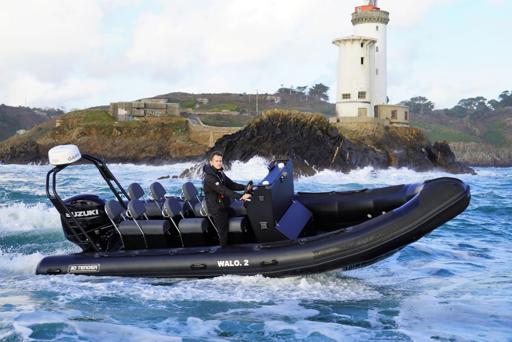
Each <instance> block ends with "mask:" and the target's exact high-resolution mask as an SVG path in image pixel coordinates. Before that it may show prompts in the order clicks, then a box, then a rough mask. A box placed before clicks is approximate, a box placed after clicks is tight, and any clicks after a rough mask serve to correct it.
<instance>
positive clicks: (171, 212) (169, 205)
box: [163, 197, 182, 218]
mask: <svg viewBox="0 0 512 342" xmlns="http://www.w3.org/2000/svg"><path fill="white" fill-rule="evenodd" d="M163 213H164V216H166V217H171V218H172V217H175V216H178V215H181V214H182V208H181V205H180V202H179V200H178V199H177V198H175V197H170V198H166V199H165V202H164V209H163Z"/></svg>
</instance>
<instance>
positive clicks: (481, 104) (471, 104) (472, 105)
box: [457, 96, 489, 112]
mask: <svg viewBox="0 0 512 342" xmlns="http://www.w3.org/2000/svg"><path fill="white" fill-rule="evenodd" d="M457 106H460V107H462V108H464V109H466V110H467V111H468V112H477V111H478V112H485V111H488V110H489V107H488V106H487V99H486V98H485V97H483V96H477V97H470V98H467V99H462V100H460V101H459V103H458V104H457Z"/></svg>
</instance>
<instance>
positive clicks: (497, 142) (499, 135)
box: [483, 122, 507, 147]
mask: <svg viewBox="0 0 512 342" xmlns="http://www.w3.org/2000/svg"><path fill="white" fill-rule="evenodd" d="M483 138H484V139H485V141H486V142H488V143H489V144H491V145H494V146H496V147H504V146H506V145H507V138H505V135H504V133H503V125H502V123H501V122H493V123H492V124H490V125H489V126H488V128H487V131H486V132H485V133H484V135H483Z"/></svg>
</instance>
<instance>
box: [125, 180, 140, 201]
mask: <svg viewBox="0 0 512 342" xmlns="http://www.w3.org/2000/svg"><path fill="white" fill-rule="evenodd" d="M128 195H129V196H130V200H134V199H141V198H142V197H144V190H143V189H142V187H141V186H140V184H139V183H132V184H130V185H128Z"/></svg>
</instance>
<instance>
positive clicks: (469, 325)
mask: <svg viewBox="0 0 512 342" xmlns="http://www.w3.org/2000/svg"><path fill="white" fill-rule="evenodd" d="M460 285H463V286H462V288H467V287H470V286H471V284H469V283H468V284H460ZM458 290H459V291H460V290H461V287H458ZM443 292H444V291H443V290H442V289H440V290H435V291H426V292H423V293H422V294H419V295H417V296H414V297H411V298H408V299H406V300H405V301H404V302H403V303H402V305H401V307H400V310H399V312H400V313H399V315H398V317H397V319H396V320H397V324H398V328H399V331H402V332H403V333H405V334H406V335H408V336H409V337H411V338H412V339H413V340H417V341H422V340H428V339H432V337H436V339H441V340H464V341H469V340H471V341H473V340H475V339H478V340H486V341H506V340H508V339H509V338H510V336H511V333H512V329H511V328H510V319H511V317H510V304H511V303H510V301H509V303H506V302H504V301H503V300H502V299H503V298H496V299H494V300H488V299H487V298H486V296H482V295H480V296H479V298H478V299H477V302H478V304H476V302H475V298H473V296H471V295H469V296H461V295H460V294H459V296H457V297H454V296H453V295H449V296H447V298H443V297H444V294H443ZM475 304H476V305H475ZM489 308H492V312H489V311H488V310H489ZM489 315H492V319H490V317H489ZM419 326H423V327H425V328H424V329H418V327H419Z"/></svg>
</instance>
